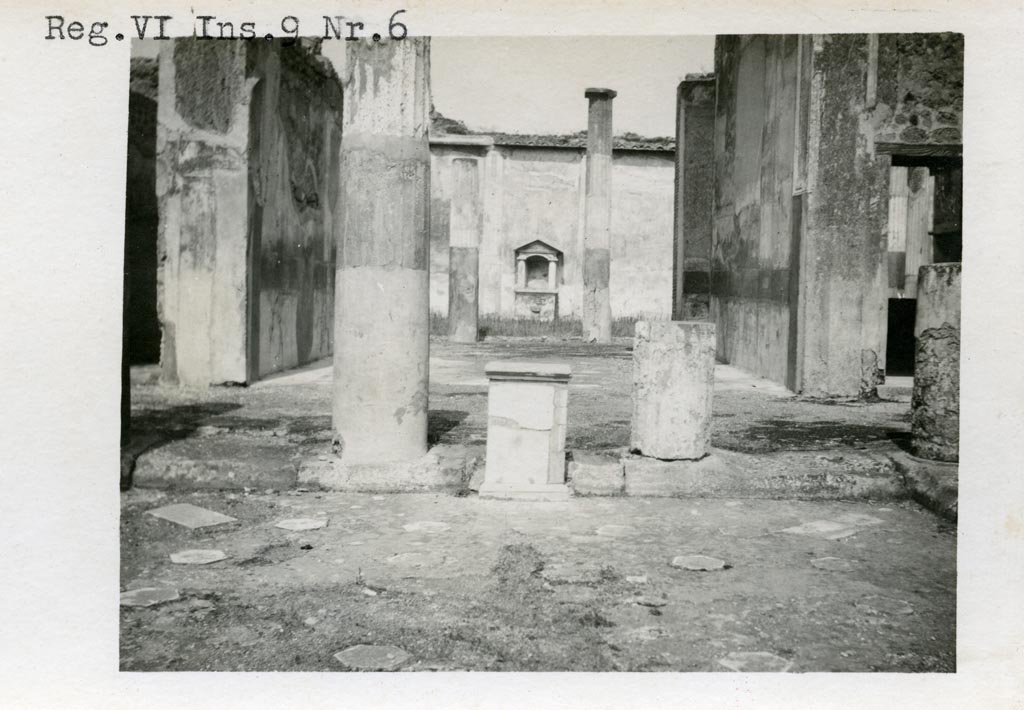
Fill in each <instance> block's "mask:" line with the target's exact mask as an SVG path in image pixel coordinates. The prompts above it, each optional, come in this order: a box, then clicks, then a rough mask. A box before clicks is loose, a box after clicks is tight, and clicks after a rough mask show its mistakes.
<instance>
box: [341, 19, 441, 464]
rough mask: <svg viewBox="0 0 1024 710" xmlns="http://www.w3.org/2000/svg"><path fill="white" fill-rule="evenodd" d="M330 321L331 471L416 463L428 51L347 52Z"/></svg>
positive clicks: (424, 351)
mask: <svg viewBox="0 0 1024 710" xmlns="http://www.w3.org/2000/svg"><path fill="white" fill-rule="evenodd" d="M346 51H347V60H348V72H349V77H348V81H347V83H346V85H345V111H344V131H343V138H342V143H341V163H342V170H341V200H340V203H341V210H340V211H341V218H340V219H339V221H338V224H337V233H336V234H337V289H336V297H335V302H336V307H335V321H334V337H335V350H334V402H333V427H334V450H335V453H336V454H337V455H338V456H339V457H340V461H341V463H343V464H345V465H353V464H356V465H358V464H376V463H386V462H393V461H394V462H400V461H413V460H416V459H418V458H420V457H422V456H423V454H424V453H426V446H427V393H428V358H429V347H430V342H429V324H428V302H427V301H428V268H427V267H428V250H429V242H428V239H429V224H430V222H429V204H430V147H429V144H428V140H427V130H428V126H429V124H430V115H429V111H430V44H429V39H426V38H416V39H412V38H410V39H406V40H403V41H383V42H370V41H354V42H350V43H348V45H347V48H346Z"/></svg>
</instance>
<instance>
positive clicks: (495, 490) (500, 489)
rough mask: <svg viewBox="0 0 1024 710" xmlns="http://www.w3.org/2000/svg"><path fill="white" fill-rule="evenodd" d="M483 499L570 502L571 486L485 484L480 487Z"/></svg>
mask: <svg viewBox="0 0 1024 710" xmlns="http://www.w3.org/2000/svg"><path fill="white" fill-rule="evenodd" d="M480 497H481V498H503V499H506V500H541V501H545V500H546V501H566V500H569V486H567V485H565V484H564V483H544V484H541V485H537V486H530V487H523V486H521V485H509V484H501V483H486V482H485V483H484V484H483V485H482V486H480Z"/></svg>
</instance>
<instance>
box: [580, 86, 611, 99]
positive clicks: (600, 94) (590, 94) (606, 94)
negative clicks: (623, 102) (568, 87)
mask: <svg viewBox="0 0 1024 710" xmlns="http://www.w3.org/2000/svg"><path fill="white" fill-rule="evenodd" d="M583 95H584V96H585V97H587V98H588V99H609V100H611V99H614V98H615V97H616V96H618V95H619V93H618V92H617V91H614V90H612V89H600V88H595V87H590V88H588V89H587V90H585V91H584V92H583Z"/></svg>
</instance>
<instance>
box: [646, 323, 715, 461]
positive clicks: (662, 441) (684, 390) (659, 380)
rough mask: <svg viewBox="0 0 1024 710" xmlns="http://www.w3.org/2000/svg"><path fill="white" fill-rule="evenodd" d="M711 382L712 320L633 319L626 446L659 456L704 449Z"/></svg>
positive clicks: (692, 454) (696, 454) (697, 453)
mask: <svg viewBox="0 0 1024 710" xmlns="http://www.w3.org/2000/svg"><path fill="white" fill-rule="evenodd" d="M714 384H715V325H714V324H713V323H704V322H696V321H690V322H682V321H653V322H646V321H638V322H637V324H636V340H635V341H634V344H633V422H632V428H631V434H630V443H629V448H630V450H632V451H634V452H636V453H640V454H643V455H644V456H651V457H654V458H659V459H699V458H701V457H702V456H704V455H705V454H707V453H708V452H709V451H710V447H711V401H712V392H713V388H714Z"/></svg>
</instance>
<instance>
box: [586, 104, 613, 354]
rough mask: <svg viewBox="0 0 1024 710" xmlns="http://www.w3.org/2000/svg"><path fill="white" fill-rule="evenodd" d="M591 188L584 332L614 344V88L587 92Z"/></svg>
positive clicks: (588, 176) (587, 208)
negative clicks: (611, 289)
mask: <svg viewBox="0 0 1024 710" xmlns="http://www.w3.org/2000/svg"><path fill="white" fill-rule="evenodd" d="M584 95H585V96H586V97H587V99H589V100H590V109H589V114H588V120H587V188H586V208H585V213H584V214H585V216H584V227H583V332H584V335H585V336H586V338H587V340H588V341H590V342H597V343H610V342H611V339H612V310H611V301H610V297H609V289H608V281H609V277H610V275H611V214H612V202H611V195H612V99H614V98H615V95H616V94H615V92H614V91H612V90H611V89H587V90H586V92H584Z"/></svg>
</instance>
